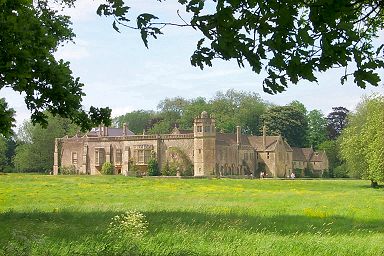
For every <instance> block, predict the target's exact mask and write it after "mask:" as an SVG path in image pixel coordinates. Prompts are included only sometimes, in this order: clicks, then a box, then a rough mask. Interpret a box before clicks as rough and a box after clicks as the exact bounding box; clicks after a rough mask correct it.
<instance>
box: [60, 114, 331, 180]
mask: <svg viewBox="0 0 384 256" xmlns="http://www.w3.org/2000/svg"><path fill="white" fill-rule="evenodd" d="M151 158H156V159H157V162H158V164H159V168H160V169H161V168H164V165H166V164H168V163H169V162H172V161H177V160H178V159H184V160H185V159H186V160H187V161H189V162H190V163H191V167H192V166H193V167H192V168H193V173H191V174H192V175H194V176H242V175H255V176H257V175H259V173H260V172H261V171H264V172H266V174H267V175H268V176H269V177H287V176H289V175H290V174H291V173H292V171H293V170H294V169H302V170H304V169H305V168H310V169H312V170H313V171H314V173H315V174H318V175H321V173H322V172H323V171H324V170H327V169H328V159H327V156H326V155H325V153H324V152H314V151H313V150H312V149H311V148H292V147H290V145H288V143H287V142H286V141H285V140H284V139H283V138H282V137H281V136H267V135H266V130H265V128H264V129H263V135H262V136H250V135H244V134H241V127H239V126H238V127H237V132H236V134H228V133H220V132H217V131H216V127H215V119H214V118H213V117H212V116H209V115H208V114H207V112H205V111H203V112H202V113H201V115H199V116H198V117H196V118H195V119H194V126H193V131H192V130H179V129H178V128H174V130H173V131H172V133H171V134H158V135H145V134H143V135H135V134H133V133H132V132H131V131H130V130H129V129H128V127H127V125H124V126H123V128H109V127H103V126H100V127H99V128H98V129H94V130H92V131H90V132H89V133H87V134H86V135H84V136H82V137H79V136H74V137H64V138H58V139H56V140H55V153H54V166H53V170H54V174H58V173H59V169H60V168H59V167H69V166H74V167H75V169H76V170H78V172H79V173H82V174H92V175H94V174H99V173H100V170H101V167H102V165H103V163H104V162H110V163H112V164H113V165H114V166H115V171H116V174H123V175H136V173H137V172H138V171H139V172H141V174H142V175H145V174H146V170H147V164H148V161H149V160H150V159H151ZM180 171H182V170H180Z"/></svg>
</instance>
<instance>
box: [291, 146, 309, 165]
mask: <svg viewBox="0 0 384 256" xmlns="http://www.w3.org/2000/svg"><path fill="white" fill-rule="evenodd" d="M292 150H293V153H292V161H303V162H306V161H307V159H306V158H305V156H304V154H303V150H302V148H295V147H292Z"/></svg>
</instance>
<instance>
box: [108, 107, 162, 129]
mask: <svg viewBox="0 0 384 256" xmlns="http://www.w3.org/2000/svg"><path fill="white" fill-rule="evenodd" d="M154 116H155V112H154V111H148V110H136V111H132V112H130V113H126V114H125V115H122V116H118V117H115V118H114V119H113V122H114V123H115V125H116V126H118V127H123V124H124V123H127V124H128V129H130V130H131V131H132V132H133V133H135V134H140V133H142V132H143V130H145V129H146V128H147V126H148V124H149V120H150V119H151V118H152V117H154Z"/></svg>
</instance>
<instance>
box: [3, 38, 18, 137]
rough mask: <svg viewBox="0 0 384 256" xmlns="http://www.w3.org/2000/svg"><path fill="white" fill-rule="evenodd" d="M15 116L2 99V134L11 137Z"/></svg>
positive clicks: (13, 111)
mask: <svg viewBox="0 0 384 256" xmlns="http://www.w3.org/2000/svg"><path fill="white" fill-rule="evenodd" d="M0 33H1V32H0ZM0 86H1V83H0ZM0 89H1V87H0ZM14 116H15V110H14V109H13V108H9V107H8V103H7V102H6V101H5V99H4V98H0V134H3V135H4V136H10V135H11V134H12V133H13V132H12V127H14V126H15V125H14V122H15V121H16V120H15V117H14Z"/></svg>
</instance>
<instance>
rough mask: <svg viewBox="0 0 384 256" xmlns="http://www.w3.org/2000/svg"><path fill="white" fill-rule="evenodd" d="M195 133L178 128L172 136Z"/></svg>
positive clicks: (173, 131)
mask: <svg viewBox="0 0 384 256" xmlns="http://www.w3.org/2000/svg"><path fill="white" fill-rule="evenodd" d="M190 133H193V130H183V129H179V128H177V127H175V128H173V130H172V132H171V134H190Z"/></svg>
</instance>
